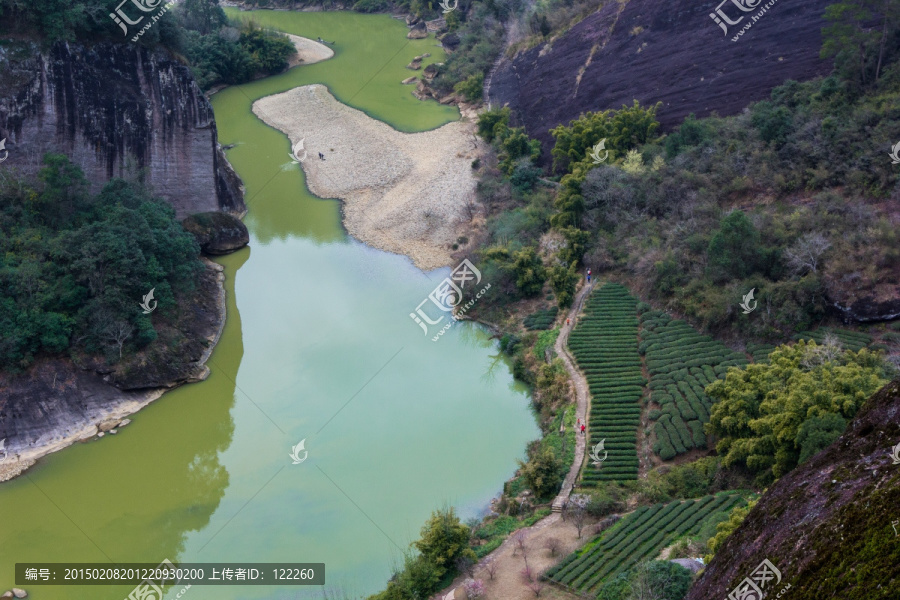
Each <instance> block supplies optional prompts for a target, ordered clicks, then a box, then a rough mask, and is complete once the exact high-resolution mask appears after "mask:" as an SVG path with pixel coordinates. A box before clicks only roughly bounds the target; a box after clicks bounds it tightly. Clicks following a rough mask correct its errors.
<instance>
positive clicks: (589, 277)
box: [587, 269, 591, 283]
mask: <svg viewBox="0 0 900 600" xmlns="http://www.w3.org/2000/svg"><path fill="white" fill-rule="evenodd" d="M587 277H588V283H590V282H591V270H590V269H588V272H587Z"/></svg>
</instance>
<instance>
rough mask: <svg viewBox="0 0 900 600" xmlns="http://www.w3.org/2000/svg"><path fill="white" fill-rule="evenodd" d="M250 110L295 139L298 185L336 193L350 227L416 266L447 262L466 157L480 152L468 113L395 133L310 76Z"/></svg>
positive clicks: (462, 215) (471, 190)
mask: <svg viewBox="0 0 900 600" xmlns="http://www.w3.org/2000/svg"><path fill="white" fill-rule="evenodd" d="M253 112H254V113H255V114H256V115H257V116H258V117H259V118H260V119H262V120H263V121H264V122H265V123H266V124H268V125H270V126H271V127H274V128H276V129H278V130H279V131H282V132H283V133H285V134H286V135H287V136H288V137H289V138H290V140H291V145H292V146H293V145H295V144H296V143H298V142H299V141H301V140H304V147H305V149H306V150H307V151H308V157H307V158H306V160H304V161H303V162H301V163H300V164H301V166H302V168H303V171H304V173H305V174H306V182H307V186H308V188H309V190H310V191H311V192H312V193H313V194H315V195H316V196H319V197H320V198H338V199H341V200H342V201H343V221H344V225H345V227H346V228H347V231H348V232H349V233H350V235H352V236H353V237H355V238H357V239H359V240H360V241H362V242H364V243H366V244H368V245H370V246H373V247H375V248H378V249H381V250H386V251H388V252H393V253H396V254H404V255H407V256H409V257H410V258H412V260H413V262H414V263H415V264H416V266H417V267H419V268H420V269H423V270H430V269H435V268H438V267H444V266H447V265H450V264H451V262H452V258H451V253H452V252H453V248H452V246H453V245H454V244H456V243H457V241H458V239H459V237H460V236H462V235H463V234H464V233H465V232H466V231H467V229H468V228H469V227H470V224H471V222H472V221H473V218H474V217H475V214H476V211H477V204H476V196H475V185H476V183H477V180H476V177H475V175H474V172H473V169H472V161H473V160H475V159H477V158H479V157H480V156H482V155H483V153H484V152H485V150H486V148H485V146H484V143H483V142H482V141H480V140H477V139H476V138H475V135H474V133H475V126H474V123H473V122H472V121H470V120H468V119H465V120H462V121H456V122H453V123H448V124H446V125H444V126H442V127H439V128H437V129H435V130H432V131H426V132H422V133H401V132H399V131H396V130H395V129H393V128H392V127H390V126H389V125H387V124H385V123H383V122H381V121H378V120H376V119H373V118H371V117H369V116H368V115H367V114H365V113H364V112H362V111H360V110H356V109H354V108H351V107H349V106H347V105H345V104H343V103H341V102H339V101H338V100H336V99H335V98H334V96H332V95H331V92H330V91H329V90H328V88H326V87H325V86H323V85H318V84H315V85H306V86H302V87H298V88H295V89H292V90H289V91H287V92H283V93H281V94H275V95H273V96H268V97H265V98H262V99H260V100H257V101H256V102H254V103H253ZM319 153H321V154H322V156H321V157H320V156H319Z"/></svg>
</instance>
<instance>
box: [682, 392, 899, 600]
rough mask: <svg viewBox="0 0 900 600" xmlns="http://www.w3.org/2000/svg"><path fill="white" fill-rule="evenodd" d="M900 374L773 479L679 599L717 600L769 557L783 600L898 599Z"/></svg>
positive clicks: (775, 588)
mask: <svg viewBox="0 0 900 600" xmlns="http://www.w3.org/2000/svg"><path fill="white" fill-rule="evenodd" d="M898 421H900V379H895V380H894V381H893V382H891V383H890V384H888V385H886V386H885V387H884V388H882V389H881V390H880V391H879V392H878V393H876V394H875V395H874V396H872V397H871V398H870V399H869V401H868V402H867V403H866V405H865V406H864V407H863V409H862V410H861V411H860V414H859V415H858V417H857V418H856V419H855V420H854V421H853V422H852V423H851V424H850V425H849V427H848V428H847V431H845V432H844V434H843V435H842V436H841V437H840V438H838V440H837V441H836V442H834V443H833V444H832V445H831V446H829V447H828V448H827V449H826V450H824V451H823V452H820V453H819V454H817V455H816V456H814V457H813V458H812V459H810V460H809V462H807V463H805V464H802V465H800V466H799V467H798V468H796V469H795V470H793V471H792V472H790V473H788V474H787V475H785V476H784V477H782V478H781V479H779V480H778V481H777V482H775V483H774V484H773V485H772V486H771V487H770V488H769V489H768V491H767V492H766V493H765V494H764V495H763V496H762V498H761V499H760V501H759V503H758V504H757V505H756V507H755V508H754V509H753V510H752V511H751V512H750V514H749V515H748V516H747V518H746V519H745V520H744V522H743V524H742V525H741V526H740V527H739V528H738V529H737V530H736V531H735V532H734V533H733V534H732V535H731V536H730V537H729V538H728V540H727V541H726V542H725V544H724V545H723V546H722V548H720V549H719V550H718V552H717V553H716V556H715V558H714V559H713V561H712V562H711V563H710V564H709V566H708V567H707V568H706V570H705V571H704V573H703V575H702V576H701V577H700V579H699V580H698V581H697V583H696V584H695V585H694V587H693V588H692V589H691V591H690V593H689V594H688V596H687V599H686V600H705V599H707V598H723V597H725V596H726V595H727V594H728V593H729V592H730V591H731V590H732V589H734V588H735V587H736V586H737V585H738V584H739V583H741V581H742V580H743V579H744V578H745V577H749V576H750V574H751V572H753V571H754V570H755V569H756V567H757V565H759V564H760V563H761V562H762V561H763V560H764V559H768V560H769V561H770V562H771V563H772V564H773V565H775V567H776V568H777V569H778V570H779V571H780V572H781V581H780V583H779V584H778V586H777V587H775V586H774V585H772V584H770V587H768V588H766V589H765V590H764V591H766V593H767V594H769V592H770V591H773V593H774V591H777V590H781V589H782V588H784V587H785V586H786V585H787V584H790V586H791V590H790V592H789V594H790V598H791V600H812V599H816V600H819V599H822V598H840V599H841V600H863V599H865V600H877V599H880V598H883V599H885V600H887V599H889V598H890V599H894V598H898V597H900V545H898V544H897V533H896V532H895V530H894V529H893V528H892V521H894V520H895V519H896V517H897V510H896V509H897V505H898V503H900V488H898V487H897V483H898V478H900V466H898V465H896V464H892V460H891V456H890V454H891V448H892V447H893V446H894V445H896V444H897V443H898V442H900V425H898Z"/></svg>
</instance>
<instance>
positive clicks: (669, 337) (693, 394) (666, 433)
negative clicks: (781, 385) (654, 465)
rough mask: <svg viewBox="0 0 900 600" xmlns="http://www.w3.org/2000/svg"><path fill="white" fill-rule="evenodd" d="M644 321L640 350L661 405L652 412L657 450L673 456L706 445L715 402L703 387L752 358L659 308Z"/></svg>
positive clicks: (653, 394)
mask: <svg viewBox="0 0 900 600" xmlns="http://www.w3.org/2000/svg"><path fill="white" fill-rule="evenodd" d="M641 326H642V329H641V344H640V348H639V350H640V352H641V354H643V355H644V356H645V359H646V364H647V370H648V371H649V373H650V390H651V396H650V399H651V400H652V401H654V402H656V403H657V404H659V405H660V407H661V409H660V410H652V411H650V415H649V416H650V418H651V419H653V420H655V421H656V423H655V424H654V426H653V431H654V434H655V435H656V442H655V443H654V447H653V450H654V452H656V453H657V454H659V456H660V458H662V459H663V460H669V459H670V458H673V457H675V456H677V455H679V454H684V453H685V452H687V451H689V450H691V449H693V448H706V434H705V433H704V432H703V425H704V424H705V423H707V422H709V411H710V407H711V406H712V401H711V400H710V398H709V397H708V396H707V395H706V393H705V392H704V391H703V390H704V388H706V386H707V385H709V384H710V383H712V382H713V381H715V380H716V379H718V378H721V377H724V376H725V372H726V371H727V370H728V367H731V366H744V365H746V364H747V363H748V362H750V361H748V360H747V357H746V355H744V354H743V353H741V352H735V351H734V350H730V349H729V348H728V347H726V346H725V345H724V344H723V343H721V342H719V341H716V340H714V339H713V338H711V337H709V336H707V335H701V334H700V333H698V332H697V330H695V329H694V328H693V327H691V326H690V325H688V324H687V323H685V322H684V321H681V320H677V319H672V318H671V317H670V316H669V315H667V314H665V313H663V312H660V311H653V310H651V311H647V312H645V313H644V314H643V315H641Z"/></svg>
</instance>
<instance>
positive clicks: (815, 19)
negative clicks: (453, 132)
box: [488, 0, 831, 154]
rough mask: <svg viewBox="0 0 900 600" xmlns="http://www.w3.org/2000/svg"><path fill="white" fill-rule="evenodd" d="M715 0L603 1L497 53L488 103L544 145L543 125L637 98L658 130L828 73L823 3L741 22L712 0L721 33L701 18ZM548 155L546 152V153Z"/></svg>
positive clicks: (774, 10)
mask: <svg viewBox="0 0 900 600" xmlns="http://www.w3.org/2000/svg"><path fill="white" fill-rule="evenodd" d="M720 2H721V0H700V1H696V0H622V1H620V2H608V3H606V4H605V5H604V6H603V7H602V8H601V9H600V10H599V11H597V12H596V13H594V14H592V15H590V16H588V17H587V18H585V19H584V20H583V21H581V22H580V23H578V24H577V25H575V26H573V27H572V28H571V29H569V30H568V31H566V32H565V33H564V34H562V35H561V36H559V37H557V38H554V39H552V40H550V41H548V42H544V43H542V44H539V45H538V46H536V47H534V48H531V49H529V50H526V51H523V52H520V53H519V54H518V55H517V56H516V57H515V58H514V59H512V60H509V59H507V58H503V59H502V60H501V62H500V64H499V66H498V68H497V69H496V70H495V72H494V73H493V74H492V77H491V78H490V89H489V90H488V100H489V101H490V102H491V104H492V106H493V107H499V106H503V105H505V104H508V105H509V106H510V107H511V108H512V109H513V111H514V113H515V114H516V116H517V118H518V119H519V121H520V122H521V123H522V124H523V125H524V126H525V128H526V130H527V131H528V133H529V135H531V136H534V137H537V138H539V139H541V141H542V142H543V143H544V148H545V151H546V150H547V149H548V148H549V147H550V146H551V145H552V137H551V136H550V134H549V133H548V131H549V129H550V128H552V127H555V126H557V125H559V124H561V123H562V124H567V123H568V122H569V121H570V120H571V119H575V118H578V116H579V114H581V113H582V112H585V111H596V110H605V109H609V108H614V109H615V108H620V107H621V106H622V105H623V104H628V105H629V106H630V105H631V103H632V101H633V100H635V99H637V100H639V101H640V102H641V104H642V105H650V104H655V103H656V102H662V107H661V109H660V111H659V113H658V118H659V120H660V123H661V124H662V128H663V130H666V129H668V128H671V127H673V126H675V125H677V124H679V123H680V122H681V121H682V120H683V119H684V117H685V116H687V115H688V114H690V113H695V114H696V115H697V116H698V117H701V116H706V115H709V114H710V113H712V112H713V111H715V112H717V113H719V114H720V115H730V114H735V113H738V112H740V111H741V110H743V109H744V107H745V106H747V104H748V103H750V102H753V101H757V100H762V99H765V98H766V97H768V95H769V93H770V91H771V90H772V88H773V87H775V86H778V85H780V84H782V83H784V81H785V80H787V79H797V80H804V79H809V78H812V77H815V76H817V75H822V74H826V73H828V72H829V71H830V70H831V62H830V61H827V60H822V59H821V58H819V51H820V49H821V47H822V36H821V29H822V27H823V26H824V25H825V22H824V21H823V19H822V14H823V12H824V10H825V5H826V2H824V1H823V0H789V1H788V0H781V1H778V2H776V3H775V4H774V5H773V6H772V7H771V8H769V9H768V10H767V12H766V13H765V14H763V15H762V16H761V17H759V18H758V20H757V21H756V22H755V23H753V25H752V27H751V28H750V29H748V30H747V31H746V32H745V33H744V34H743V35H742V36H741V37H739V38H738V39H737V41H736V42H733V41H732V38H733V37H734V36H735V35H737V32H738V31H739V30H740V29H741V28H742V27H744V26H745V25H746V24H747V23H749V22H751V19H752V17H753V16H756V15H757V14H758V12H759V10H760V9H761V6H762V5H763V3H762V2H760V1H759V0H756V2H753V0H751V1H750V2H744V3H743V4H744V6H748V5H753V6H756V9H754V10H752V11H751V12H746V13H744V12H741V11H740V10H739V9H738V8H736V4H738V3H737V2H735V3H731V2H729V3H727V5H725V4H722V5H721V6H722V10H723V12H725V13H726V16H728V18H729V19H731V20H737V18H738V17H739V16H741V15H743V19H742V20H741V21H740V22H739V23H738V24H737V25H733V26H728V33H727V34H725V33H723V30H722V29H721V28H720V27H719V26H718V25H717V24H716V23H715V21H714V20H713V19H711V18H710V14H712V13H715V11H716V8H717V7H718V6H720ZM547 154H549V152H547Z"/></svg>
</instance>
